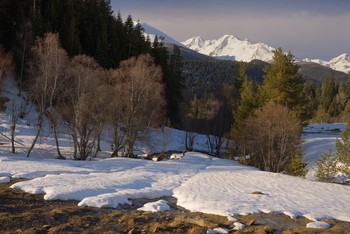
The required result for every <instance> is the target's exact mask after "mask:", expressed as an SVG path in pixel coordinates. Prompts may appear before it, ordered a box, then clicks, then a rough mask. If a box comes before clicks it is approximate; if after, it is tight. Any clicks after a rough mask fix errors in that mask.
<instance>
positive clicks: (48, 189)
mask: <svg viewBox="0 0 350 234" xmlns="http://www.w3.org/2000/svg"><path fill="white" fill-rule="evenodd" d="M8 87H11V84H8ZM14 93H16V92H14ZM8 114H9V113H0V130H1V132H2V133H3V134H5V135H8V133H9V115H8ZM28 125H30V126H28ZM327 126H328V127H329V129H331V128H332V129H333V128H334V127H335V126H338V125H313V126H311V127H309V128H308V129H305V132H308V133H305V134H304V135H303V140H304V143H303V146H304V152H305V158H306V160H307V161H308V162H309V163H310V165H312V163H313V162H314V161H315V160H316V159H317V158H318V157H319V156H320V155H321V154H323V153H324V152H327V150H328V148H329V146H330V147H333V146H334V141H335V138H336V137H339V133H337V134H335V135H331V136H329V134H333V133H334V131H324V130H326V128H328V127H327ZM322 128H323V129H322ZM336 128H339V129H343V128H344V124H339V126H338V127H336ZM17 130H18V136H17V138H16V140H17V141H18V142H19V143H20V144H17V146H18V147H17V150H18V153H17V154H11V153H9V152H10V146H9V144H8V139H6V138H4V137H1V138H0V141H1V142H2V143H5V145H1V146H0V181H1V182H3V183H5V182H7V181H8V180H9V178H10V177H12V178H26V179H28V180H26V181H22V182H18V183H15V184H13V185H12V188H17V189H21V190H23V191H26V192H29V193H33V194H44V199H47V200H50V199H62V200H68V199H74V200H77V204H78V205H80V206H95V207H116V206H118V204H124V203H127V204H130V203H131V201H130V199H137V198H149V199H157V198H159V199H161V198H162V197H166V196H173V197H175V198H177V202H178V205H179V206H182V207H184V208H186V209H189V210H191V211H199V212H204V213H212V214H219V215H225V216H228V217H231V216H233V215H237V214H241V215H245V214H250V213H258V212H265V213H269V212H279V213H284V214H286V215H289V216H291V217H296V216H304V217H307V218H309V219H311V220H314V221H317V220H319V219H321V218H323V217H327V218H335V219H339V220H344V221H349V222H350V209H348V208H347V207H348V205H349V204H350V196H349V194H350V187H349V186H342V185H337V184H327V183H320V182H315V181H310V180H306V179H302V178H298V177H292V176H287V175H283V174H278V173H270V172H263V171H260V170H258V169H256V168H253V167H248V166H243V165H240V164H239V163H237V162H234V161H232V160H224V159H218V158H214V157H210V156H208V155H205V154H201V153H195V152H188V153H186V154H185V156H184V157H182V154H178V155H176V157H172V158H174V160H168V161H159V162H157V161H150V160H144V159H128V158H113V159H112V158H108V159H94V160H91V161H72V160H57V159H53V157H54V156H55V148H54V141H53V139H52V136H51V135H49V128H47V129H46V131H45V134H44V136H43V137H42V138H41V139H40V141H39V143H38V147H36V148H35V150H34V151H33V154H32V156H31V157H30V158H25V157H24V153H25V151H26V149H28V146H29V144H30V143H31V139H32V138H33V134H34V131H35V127H34V126H33V125H32V124H30V119H25V120H20V122H19V126H18V129H17ZM151 134H153V138H154V139H156V141H155V142H158V143H157V144H156V143H155V142H153V143H152V142H151V143H150V142H149V144H146V145H142V144H141V143H139V148H140V149H141V151H144V150H146V151H147V150H149V151H151V152H152V151H155V149H154V148H155V147H159V149H163V148H164V147H166V148H167V149H172V150H183V149H184V132H181V131H178V130H173V129H170V128H166V129H165V131H164V132H162V131H161V130H160V129H154V130H152V133H151ZM162 134H164V135H162ZM61 141H62V144H63V146H65V148H64V149H65V151H64V153H65V154H66V155H68V154H69V153H71V151H70V150H71V149H70V147H69V146H70V144H71V142H70V140H69V138H68V137H66V136H65V135H64V134H62V135H61ZM205 143H206V138H205V136H201V135H198V136H197V140H196V145H195V147H196V148H198V149H202V150H206V149H207V145H206V144H205ZM150 145H151V146H150ZM152 145H153V146H152ZM102 149H103V150H104V153H105V154H104V155H105V156H106V155H108V153H111V152H110V151H109V150H110V142H109V141H108V133H106V135H105V136H104V138H103V144H102ZM166 205H167V204H166V203H165V202H163V201H158V202H155V203H152V204H148V205H147V206H145V207H144V209H145V210H151V211H156V210H164V209H167V207H166Z"/></svg>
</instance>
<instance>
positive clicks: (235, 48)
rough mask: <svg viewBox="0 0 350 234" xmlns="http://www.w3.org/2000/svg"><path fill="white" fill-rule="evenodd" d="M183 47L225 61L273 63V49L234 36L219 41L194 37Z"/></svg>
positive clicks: (225, 36)
mask: <svg viewBox="0 0 350 234" xmlns="http://www.w3.org/2000/svg"><path fill="white" fill-rule="evenodd" d="M182 44H183V45H185V46H186V47H188V48H190V49H192V50H195V51H197V52H199V53H202V54H206V55H209V56H213V57H219V58H223V59H234V60H236V61H244V62H250V61H252V60H254V59H259V60H262V61H266V62H268V61H271V60H272V56H273V53H272V51H273V50H274V48H273V47H271V46H268V45H266V44H263V43H256V44H253V43H251V42H250V41H249V40H248V39H244V40H240V39H238V38H236V37H234V36H232V35H224V36H223V37H221V38H219V39H217V40H204V39H202V38H201V37H198V36H197V37H193V38H190V39H188V40H186V41H184V42H182Z"/></svg>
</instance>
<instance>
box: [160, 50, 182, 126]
mask: <svg viewBox="0 0 350 234" xmlns="http://www.w3.org/2000/svg"><path fill="white" fill-rule="evenodd" d="M181 68H182V56H181V50H180V48H179V47H178V46H177V45H174V47H173V52H172V54H171V56H170V62H169V74H168V76H166V77H165V95H166V100H167V111H168V117H169V118H170V121H171V123H172V125H174V124H178V123H179V121H180V116H179V106H180V103H181V101H182V91H183V89H184V87H185V79H184V77H183V75H182V70H181Z"/></svg>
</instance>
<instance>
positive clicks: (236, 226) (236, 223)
mask: <svg viewBox="0 0 350 234" xmlns="http://www.w3.org/2000/svg"><path fill="white" fill-rule="evenodd" d="M233 224H234V225H235V227H234V228H233V230H242V229H243V228H245V225H244V224H243V223H240V222H234V223H233Z"/></svg>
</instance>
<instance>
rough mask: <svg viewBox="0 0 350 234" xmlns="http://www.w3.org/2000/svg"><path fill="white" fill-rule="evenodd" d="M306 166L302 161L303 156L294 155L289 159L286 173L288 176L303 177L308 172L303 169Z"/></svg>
mask: <svg viewBox="0 0 350 234" xmlns="http://www.w3.org/2000/svg"><path fill="white" fill-rule="evenodd" d="M306 165H307V163H306V162H305V161H304V159H303V156H302V155H300V154H296V155H294V156H293V157H292V158H291V160H290V162H289V164H288V166H287V170H286V172H287V174H288V175H292V176H301V177H305V175H306V173H307V172H308V170H307V169H305V167H306Z"/></svg>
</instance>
